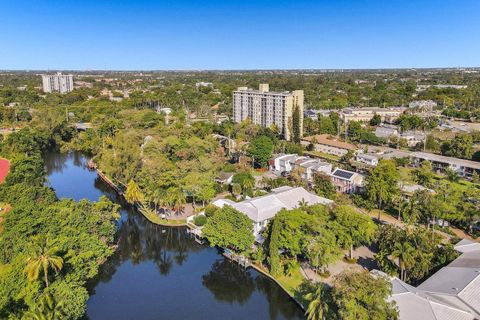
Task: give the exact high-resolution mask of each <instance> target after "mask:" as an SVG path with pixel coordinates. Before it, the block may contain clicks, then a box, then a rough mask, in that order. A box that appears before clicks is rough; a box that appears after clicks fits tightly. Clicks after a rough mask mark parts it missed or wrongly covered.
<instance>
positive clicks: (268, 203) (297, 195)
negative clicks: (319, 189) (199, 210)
mask: <svg viewBox="0 0 480 320" xmlns="http://www.w3.org/2000/svg"><path fill="white" fill-rule="evenodd" d="M272 191H273V192H272V193H270V194H268V195H265V196H261V197H256V198H252V199H248V200H244V201H241V202H233V201H228V202H227V201H226V199H221V200H216V201H214V202H213V204H214V205H216V206H217V207H223V206H224V205H225V204H228V205H230V206H232V207H234V208H235V209H237V210H238V211H240V212H242V213H243V214H245V215H246V216H248V217H249V218H250V219H251V220H252V221H254V222H262V221H265V220H268V219H271V218H273V217H274V216H275V215H276V214H277V213H278V212H279V211H280V210H282V209H288V210H290V209H294V208H296V207H298V204H299V202H300V201H302V200H304V201H305V202H306V203H307V204H309V205H314V204H323V205H331V204H333V201H332V200H330V199H326V198H323V197H319V196H317V195H315V194H313V193H310V192H308V191H307V190H305V189H304V188H302V187H297V188H293V187H289V186H283V187H280V188H276V189H274V190H272Z"/></svg>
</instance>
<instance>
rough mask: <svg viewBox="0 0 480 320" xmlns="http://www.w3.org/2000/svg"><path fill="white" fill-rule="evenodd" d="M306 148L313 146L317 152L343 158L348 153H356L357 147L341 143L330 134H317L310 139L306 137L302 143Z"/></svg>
mask: <svg viewBox="0 0 480 320" xmlns="http://www.w3.org/2000/svg"><path fill="white" fill-rule="evenodd" d="M300 143H301V144H302V145H303V146H304V147H308V146H309V145H310V144H313V148H314V150H315V151H319V152H323V153H326V154H331V155H334V156H338V157H342V156H344V155H346V154H347V153H348V151H352V152H354V153H355V152H356V151H357V147H355V146H354V145H353V144H350V143H348V142H344V141H340V140H338V139H337V138H335V137H332V136H330V135H328V134H317V135H314V136H310V137H305V138H303V139H302V141H301V142H300Z"/></svg>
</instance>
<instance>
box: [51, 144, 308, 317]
mask: <svg viewBox="0 0 480 320" xmlns="http://www.w3.org/2000/svg"><path fill="white" fill-rule="evenodd" d="M45 162H46V168H47V174H48V182H47V183H48V184H49V185H50V186H51V187H52V188H53V189H55V191H56V193H57V195H58V197H59V198H63V197H66V198H73V199H75V200H80V199H83V198H86V199H89V200H91V201H96V200H98V198H99V197H100V196H102V195H105V196H107V197H108V198H110V199H111V200H112V201H114V202H116V203H118V204H120V205H121V219H120V221H119V222H118V234H117V239H118V248H117V250H116V252H115V254H114V255H113V256H111V257H110V258H109V259H108V261H107V262H106V263H105V264H103V265H102V266H101V267H100V272H99V274H98V276H97V277H96V278H95V279H92V280H91V281H90V282H89V283H88V288H89V291H90V295H91V296H90V299H89V300H88V306H87V315H86V319H91V320H97V319H102V320H103V319H115V320H123V319H125V320H126V319H303V318H304V317H303V312H302V310H301V309H300V308H299V307H298V306H297V305H296V304H295V302H294V301H293V300H292V299H291V298H290V297H289V296H288V295H287V294H286V293H285V292H284V291H283V290H282V289H281V288H280V287H279V286H278V285H277V284H276V283H275V282H273V281H272V280H270V279H269V278H267V277H265V276H264V275H262V274H260V273H258V272H257V271H255V270H251V269H249V270H247V271H245V270H244V269H242V268H241V267H239V266H238V265H236V264H235V263H232V262H230V261H227V260H225V259H224V258H223V256H221V255H220V254H219V253H218V251H217V250H216V249H215V248H210V247H207V246H205V245H199V244H197V243H196V242H195V241H193V240H192V239H191V238H189V236H188V235H187V233H186V229H185V228H174V227H161V226H157V225H154V224H152V223H150V222H148V221H147V220H146V219H145V218H143V216H142V215H141V214H139V213H137V212H135V211H134V210H131V209H129V207H128V206H126V205H125V203H124V202H123V200H122V199H121V198H120V197H118V196H117V195H116V194H115V192H114V191H113V190H111V189H110V188H109V187H108V185H106V184H105V183H103V182H102V180H100V179H99V178H98V176H97V174H96V173H95V172H92V171H89V170H88V169H87V168H86V164H87V159H86V158H85V157H84V156H82V155H81V154H79V153H70V154H60V153H56V152H52V153H50V154H48V155H46V157H45Z"/></svg>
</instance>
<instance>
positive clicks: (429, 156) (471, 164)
mask: <svg viewBox="0 0 480 320" xmlns="http://www.w3.org/2000/svg"><path fill="white" fill-rule="evenodd" d="M411 156H412V157H415V158H419V159H424V160H428V161H436V162H442V163H447V164H453V165H457V166H462V167H467V168H472V169H477V170H480V162H476V161H471V160H465V159H459V158H453V157H446V156H441V155H438V154H433V153H426V152H412V154H411Z"/></svg>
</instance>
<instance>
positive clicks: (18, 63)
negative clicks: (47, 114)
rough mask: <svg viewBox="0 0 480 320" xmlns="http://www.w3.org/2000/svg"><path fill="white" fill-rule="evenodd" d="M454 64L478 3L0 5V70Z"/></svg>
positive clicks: (468, 53)
mask: <svg viewBox="0 0 480 320" xmlns="http://www.w3.org/2000/svg"><path fill="white" fill-rule="evenodd" d="M460 66H476V67H479V66H480V1H478V0H461V1H460V0H416V1H413V0H411V1H410V0H403V1H397V0H378V1H369V0H356V1H354V0H350V1H347V0H331V1H321V0H317V1H305V0H297V1H282V0H277V1H262V0H257V1H250V0H243V1H236V0H223V1H221V0H219V1H217V0H215V1H208V0H203V1H201V0H198V1H182V0H177V1H174V0H171V1H161V0H157V1H147V0H137V1H127V0H117V1H115V0H111V1H105V0H95V1H93V0H92V1H90V0H85V1H81V0H76V1H74V0H72V1H70V0H63V1H60V0H58V1H50V0H43V1H41V0H30V1H24V0H0V69H78V70H85V69H115V70H138V69H142V70H150V69H156V70H160V69H162V70H163V69H170V70H171V69H295V68H319V69H323V68H397V67H402V68H409V67H460Z"/></svg>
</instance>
